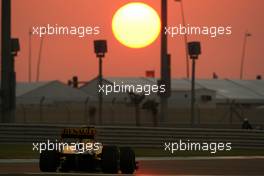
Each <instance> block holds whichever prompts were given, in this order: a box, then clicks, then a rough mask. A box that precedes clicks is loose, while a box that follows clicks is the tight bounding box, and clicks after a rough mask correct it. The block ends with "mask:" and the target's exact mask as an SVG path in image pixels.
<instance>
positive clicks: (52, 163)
mask: <svg viewBox="0 0 264 176" xmlns="http://www.w3.org/2000/svg"><path fill="white" fill-rule="evenodd" d="M59 164H60V158H59V153H58V152H56V151H47V150H46V151H44V152H42V153H41V154H40V158H39V168H40V170H41V171H42V172H56V171H57V168H58V167H59Z"/></svg>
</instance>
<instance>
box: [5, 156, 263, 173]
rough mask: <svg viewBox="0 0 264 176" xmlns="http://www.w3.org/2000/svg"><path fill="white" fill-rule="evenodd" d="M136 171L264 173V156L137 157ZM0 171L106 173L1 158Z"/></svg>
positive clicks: (26, 160) (33, 161) (35, 161)
mask: <svg viewBox="0 0 264 176" xmlns="http://www.w3.org/2000/svg"><path fill="white" fill-rule="evenodd" d="M138 161H139V167H140V168H139V170H138V171H137V172H136V173H135V175H136V176H137V175H142V176H146V175H168V176H169V175H264V165H263V163H264V157H261V156H260V157H213V158H212V157H188V158H184V157H177V158H138ZM0 175H1V176H2V175H13V176H22V175H36V176H39V175H51V176H52V175H66V176H78V175H80V176H93V175H94V176H101V175H102V176H104V175H106V174H100V173H90V174H89V173H67V174H66V173H52V174H48V173H40V171H39V169H38V161H37V160H30V159H29V160H28V159H24V160H10V159H0Z"/></svg>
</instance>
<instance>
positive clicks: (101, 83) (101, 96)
mask: <svg viewBox="0 0 264 176" xmlns="http://www.w3.org/2000/svg"><path fill="white" fill-rule="evenodd" d="M98 59H99V75H98V79H99V85H100V87H102V85H103V58H102V56H100V57H99V58H98ZM102 109H103V92H102V91H100V92H99V124H100V125H101V124H102Z"/></svg>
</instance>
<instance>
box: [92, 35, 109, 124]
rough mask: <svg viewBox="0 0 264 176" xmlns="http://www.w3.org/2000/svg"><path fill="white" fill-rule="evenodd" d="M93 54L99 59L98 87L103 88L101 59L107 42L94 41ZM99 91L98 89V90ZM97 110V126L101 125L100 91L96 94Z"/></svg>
mask: <svg viewBox="0 0 264 176" xmlns="http://www.w3.org/2000/svg"><path fill="white" fill-rule="evenodd" d="M94 52H95V53H96V56H97V57H98V59H99V64H98V66H99V71H98V86H100V87H102V86H103V58H104V56H105V53H106V52H107V41H106V40H95V41H94ZM98 90H99V88H98ZM98 99H99V101H98V109H99V124H100V125H102V110H103V92H102V91H101V89H100V90H99V92H98Z"/></svg>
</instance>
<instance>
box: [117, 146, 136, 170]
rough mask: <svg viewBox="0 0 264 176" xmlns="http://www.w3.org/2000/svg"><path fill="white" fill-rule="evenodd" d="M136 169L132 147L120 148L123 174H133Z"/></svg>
mask: <svg viewBox="0 0 264 176" xmlns="http://www.w3.org/2000/svg"><path fill="white" fill-rule="evenodd" d="M135 168H136V159H135V152H134V151H133V150H132V149H131V148H130V147H121V148H120V170H121V171H122V173H123V174H133V173H134V171H135Z"/></svg>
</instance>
